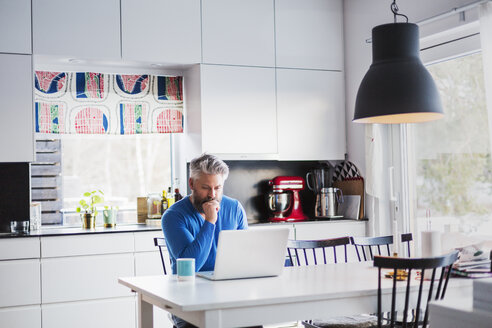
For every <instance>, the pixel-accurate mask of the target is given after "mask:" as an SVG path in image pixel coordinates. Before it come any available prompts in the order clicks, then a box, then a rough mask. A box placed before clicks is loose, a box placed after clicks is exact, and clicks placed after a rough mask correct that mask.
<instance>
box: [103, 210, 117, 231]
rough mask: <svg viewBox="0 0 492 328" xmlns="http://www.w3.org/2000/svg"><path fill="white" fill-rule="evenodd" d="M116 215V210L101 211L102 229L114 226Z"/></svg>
mask: <svg viewBox="0 0 492 328" xmlns="http://www.w3.org/2000/svg"><path fill="white" fill-rule="evenodd" d="M117 214H118V210H116V209H111V210H104V211H103V219H104V227H105V228H112V227H114V226H116V215H117Z"/></svg>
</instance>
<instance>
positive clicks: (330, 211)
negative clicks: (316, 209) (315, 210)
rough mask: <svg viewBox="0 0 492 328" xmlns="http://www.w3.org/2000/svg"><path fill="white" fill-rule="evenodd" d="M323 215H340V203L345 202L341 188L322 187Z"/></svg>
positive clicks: (332, 216) (328, 216)
mask: <svg viewBox="0 0 492 328" xmlns="http://www.w3.org/2000/svg"><path fill="white" fill-rule="evenodd" d="M320 198H321V216H322V217H327V218H335V217H340V216H339V215H337V212H338V204H340V203H343V194H342V190H341V189H339V188H331V187H330V188H322V189H321V194H320Z"/></svg>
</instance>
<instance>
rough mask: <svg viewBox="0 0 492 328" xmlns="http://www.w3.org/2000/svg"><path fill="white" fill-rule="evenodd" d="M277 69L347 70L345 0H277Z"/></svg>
mask: <svg viewBox="0 0 492 328" xmlns="http://www.w3.org/2000/svg"><path fill="white" fill-rule="evenodd" d="M275 33H276V50H277V52H276V56H277V67H289V68H312V69H326V70H340V71H341V70H343V8H342V0H303V1H299V0H276V1H275Z"/></svg>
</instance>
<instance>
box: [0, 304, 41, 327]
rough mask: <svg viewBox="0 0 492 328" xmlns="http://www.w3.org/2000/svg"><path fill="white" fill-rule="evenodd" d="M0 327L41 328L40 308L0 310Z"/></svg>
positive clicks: (22, 307)
mask: <svg viewBox="0 0 492 328" xmlns="http://www.w3.org/2000/svg"><path fill="white" fill-rule="evenodd" d="M0 327H5V328H7V327H8V328H41V306H40V305H33V306H19V307H14V308H3V309H0Z"/></svg>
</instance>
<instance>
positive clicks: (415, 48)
mask: <svg viewBox="0 0 492 328" xmlns="http://www.w3.org/2000/svg"><path fill="white" fill-rule="evenodd" d="M372 59H373V62H372V64H371V67H370V68H369V70H368V71H367V73H366V75H365V76H364V79H362V82H361V84H360V87H359V91H358V92H357V99H356V101H355V113H354V120H353V122H357V123H386V124H391V123H416V122H427V121H432V120H437V119H439V118H441V117H443V111H442V105H441V99H440V97H439V92H438V90H437V87H436V85H435V83H434V80H433V79H432V76H431V75H430V74H429V72H428V71H427V69H426V68H425V67H424V65H423V64H422V62H421V61H420V57H419V28H418V26H417V25H415V24H411V23H393V24H385V25H379V26H376V27H374V28H373V29H372Z"/></svg>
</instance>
